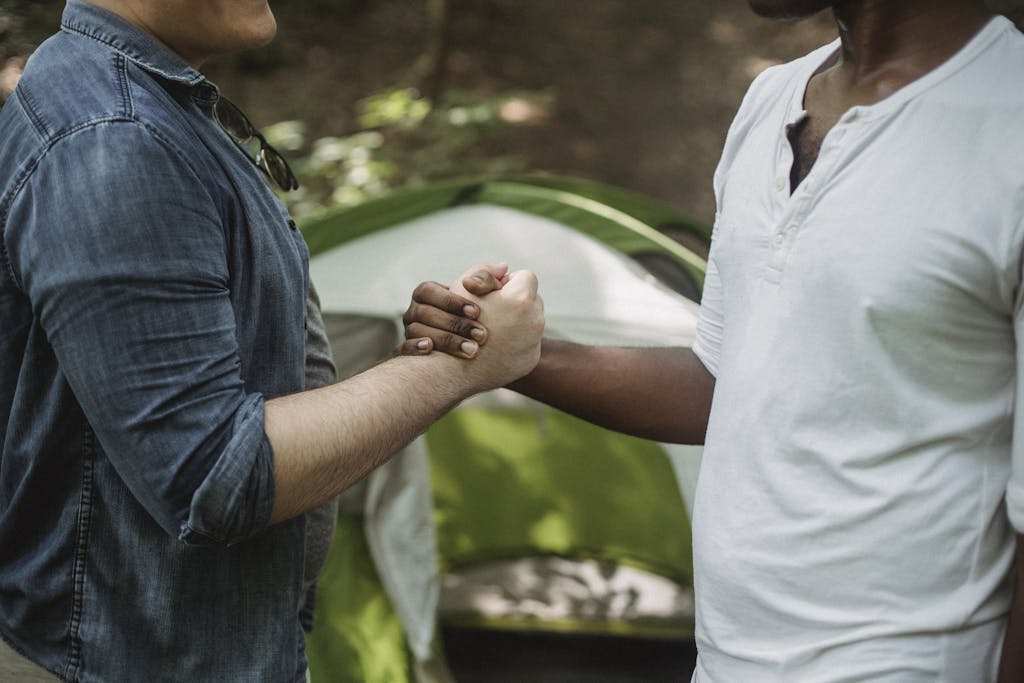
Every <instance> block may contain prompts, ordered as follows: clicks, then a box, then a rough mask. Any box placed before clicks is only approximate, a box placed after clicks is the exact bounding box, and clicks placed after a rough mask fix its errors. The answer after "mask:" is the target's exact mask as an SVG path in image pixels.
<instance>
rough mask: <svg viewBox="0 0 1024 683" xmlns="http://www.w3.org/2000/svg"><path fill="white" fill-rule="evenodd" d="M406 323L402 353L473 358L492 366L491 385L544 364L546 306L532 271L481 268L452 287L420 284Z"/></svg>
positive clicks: (490, 267)
mask: <svg viewBox="0 0 1024 683" xmlns="http://www.w3.org/2000/svg"><path fill="white" fill-rule="evenodd" d="M402 322H403V323H404V324H405V337H406V339H405V342H404V343H403V344H402V345H401V347H400V348H399V352H400V353H401V354H403V355H426V354H429V353H430V352H431V351H435V350H436V351H441V352H443V353H446V354H448V355H450V356H454V357H456V358H463V359H473V363H474V364H476V363H480V364H481V365H483V366H487V369H488V372H487V375H488V377H489V379H490V381H489V382H488V383H490V384H493V385H494V386H504V385H505V384H508V383H509V382H512V381H514V380H517V379H519V378H520V377H523V376H524V375H527V374H529V373H530V372H531V371H532V370H533V368H534V367H536V365H537V363H538V361H539V360H540V341H541V336H542V335H543V332H544V303H543V300H542V299H541V297H540V296H539V295H538V294H537V277H536V276H535V275H534V274H533V273H531V272H529V271H526V270H519V271H515V272H512V273H509V272H508V266H507V265H504V264H500V265H491V264H478V265H475V266H473V267H471V268H470V269H468V270H467V271H466V272H465V273H463V274H462V276H460V277H459V278H458V279H457V280H455V282H453V283H452V284H451V285H450V286H447V287H446V286H445V285H442V284H440V283H438V282H423V283H420V285H419V286H417V287H416V289H415V291H414V292H413V294H412V301H411V302H410V304H409V307H408V309H406V312H405V315H403V316H402ZM488 388H491V387H488Z"/></svg>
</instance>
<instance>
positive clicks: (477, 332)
mask: <svg viewBox="0 0 1024 683" xmlns="http://www.w3.org/2000/svg"><path fill="white" fill-rule="evenodd" d="M469 334H470V336H471V337H473V339H476V340H477V341H478V342H482V341H483V340H484V339H485V338H486V337H487V333H486V332H484V331H483V330H481V329H480V328H479V327H474V328H473V330H472V331H471V332H470V333H469Z"/></svg>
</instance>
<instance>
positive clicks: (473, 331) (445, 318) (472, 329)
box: [402, 301, 487, 344]
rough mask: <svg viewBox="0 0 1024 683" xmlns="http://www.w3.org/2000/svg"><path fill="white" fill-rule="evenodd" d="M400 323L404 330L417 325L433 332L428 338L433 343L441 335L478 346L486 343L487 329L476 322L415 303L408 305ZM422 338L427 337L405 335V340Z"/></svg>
mask: <svg viewBox="0 0 1024 683" xmlns="http://www.w3.org/2000/svg"><path fill="white" fill-rule="evenodd" d="M402 323H403V324H405V326H406V328H408V327H409V326H410V325H412V324H414V323H418V324H420V325H422V326H423V327H424V328H426V329H431V330H434V331H435V332H434V334H431V335H429V336H430V338H431V339H434V340H435V341H436V339H437V337H438V336H440V335H442V334H452V335H455V336H457V337H460V338H461V339H463V340H464V341H474V342H476V343H478V344H483V343H485V342H486V341H487V328H486V327H484V326H483V325H481V324H480V323H478V322H477V321H475V320H470V319H469V318H464V317H462V316H461V315H452V314H451V313H446V312H445V311H442V310H441V309H439V308H435V307H434V306H430V305H427V304H420V303H417V302H415V301H414V302H412V303H411V304H409V308H408V309H407V310H406V311H405V315H404V316H402ZM422 336H428V335H422V334H412V335H410V334H406V338H412V337H422Z"/></svg>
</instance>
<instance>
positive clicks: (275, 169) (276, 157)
mask: <svg viewBox="0 0 1024 683" xmlns="http://www.w3.org/2000/svg"><path fill="white" fill-rule="evenodd" d="M262 160H263V166H264V168H265V169H266V171H267V173H268V174H269V175H270V177H271V178H273V179H274V182H275V183H277V184H278V185H279V186H280V187H281V189H282V190H285V191H288V190H295V189H297V188H298V187H299V182H298V181H297V180H296V179H295V176H294V175H293V174H292V170H291V168H289V167H288V162H287V161H285V160H284V157H282V156H281V154H280V153H279V152H278V151H277V150H276V149H274V148H273V147H266V148H265V149H264V150H263V154H262Z"/></svg>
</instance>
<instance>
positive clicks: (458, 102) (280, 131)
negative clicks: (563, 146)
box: [263, 88, 552, 218]
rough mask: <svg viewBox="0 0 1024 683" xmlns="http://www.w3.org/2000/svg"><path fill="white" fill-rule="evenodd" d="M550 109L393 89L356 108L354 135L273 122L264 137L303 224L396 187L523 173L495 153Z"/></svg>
mask: <svg viewBox="0 0 1024 683" xmlns="http://www.w3.org/2000/svg"><path fill="white" fill-rule="evenodd" d="M551 102H552V98H551V97H550V96H549V95H547V94H543V93H511V92H509V93H500V94H493V95H486V94H480V93H471V92H462V91H453V92H450V93H448V94H447V95H446V96H445V97H444V98H443V100H442V101H441V102H440V103H439V104H437V105H433V104H431V102H429V101H428V100H427V99H425V98H423V97H422V96H421V95H420V94H419V93H418V92H417V91H415V90H413V89H409V88H393V89H390V90H386V91H383V92H380V93H376V94H374V95H371V96H369V97H367V98H365V99H364V100H362V101H360V102H359V103H357V108H358V122H359V123H358V129H357V130H355V131H353V132H352V133H350V134H348V135H344V136H336V137H335V136H329V137H322V138H318V139H315V140H309V139H307V138H308V136H307V130H306V126H305V124H304V123H303V122H301V121H283V122H280V123H276V124H274V125H271V126H268V127H266V129H265V130H264V131H263V132H264V135H266V137H267V139H268V140H269V141H270V142H271V144H273V145H274V146H275V147H277V148H278V149H279V150H281V151H282V152H283V153H285V155H286V156H287V157H288V159H289V162H290V163H291V164H292V166H293V168H294V170H295V173H296V176H298V178H299V183H300V186H301V187H300V189H299V190H297V191H295V192H290V193H287V194H284V195H282V199H283V200H284V201H285V203H286V204H288V207H289V209H290V210H291V212H292V214H293V215H295V216H296V217H297V218H301V217H302V216H305V215H308V214H309V213H312V212H314V211H317V210H319V209H322V208H327V207H332V206H347V205H352V204H358V203H360V202H363V201H366V200H367V199H371V198H373V197H376V196H379V195H381V194H384V193H385V192H387V191H388V190H390V189H393V188H397V187H405V186H417V185H422V184H424V183H426V182H428V181H433V180H441V179H444V178H451V177H455V176H462V175H475V176H480V177H487V176H493V175H499V174H506V173H511V172H518V171H522V170H524V168H525V161H524V160H523V159H522V158H520V157H519V156H518V155H516V154H514V153H511V152H504V153H502V152H497V153H496V152H494V150H493V148H494V147H497V146H500V142H501V141H502V138H503V137H504V136H506V135H507V134H509V133H510V129H511V127H512V126H514V125H522V124H525V123H530V122H531V121H530V116H533V117H535V118H539V117H543V116H544V115H545V114H546V112H547V110H548V108H549V107H550V105H551Z"/></svg>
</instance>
